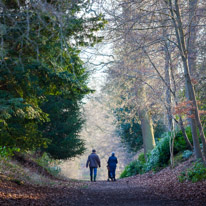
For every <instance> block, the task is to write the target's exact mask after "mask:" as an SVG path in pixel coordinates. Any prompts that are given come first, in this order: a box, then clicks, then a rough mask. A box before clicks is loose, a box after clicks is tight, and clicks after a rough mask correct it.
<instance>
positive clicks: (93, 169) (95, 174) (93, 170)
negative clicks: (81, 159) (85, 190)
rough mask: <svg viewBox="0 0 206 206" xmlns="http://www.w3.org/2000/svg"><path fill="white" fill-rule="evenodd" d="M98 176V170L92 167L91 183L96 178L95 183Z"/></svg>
mask: <svg viewBox="0 0 206 206" xmlns="http://www.w3.org/2000/svg"><path fill="white" fill-rule="evenodd" d="M93 174H94V175H93ZM96 176H97V168H96V167H90V177H91V181H92V177H94V181H96Z"/></svg>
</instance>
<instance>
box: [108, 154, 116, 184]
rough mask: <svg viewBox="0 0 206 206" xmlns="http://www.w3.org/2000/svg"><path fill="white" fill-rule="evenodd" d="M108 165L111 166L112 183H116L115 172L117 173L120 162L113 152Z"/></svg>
mask: <svg viewBox="0 0 206 206" xmlns="http://www.w3.org/2000/svg"><path fill="white" fill-rule="evenodd" d="M107 163H108V166H109V172H110V177H111V179H112V181H116V179H115V171H116V167H117V163H118V161H117V158H116V157H115V153H114V152H112V156H110V157H109V159H108V162H107Z"/></svg>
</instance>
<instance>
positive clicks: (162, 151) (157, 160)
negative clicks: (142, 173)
mask: <svg viewBox="0 0 206 206" xmlns="http://www.w3.org/2000/svg"><path fill="white" fill-rule="evenodd" d="M169 139H170V137H169V135H167V136H165V137H163V138H162V139H160V141H159V143H158V144H157V146H156V147H155V148H154V149H153V150H152V151H151V152H150V153H149V154H148V155H147V162H146V171H150V170H154V171H156V170H159V168H161V167H165V166H166V165H167V164H168V161H169V159H170V149H169Z"/></svg>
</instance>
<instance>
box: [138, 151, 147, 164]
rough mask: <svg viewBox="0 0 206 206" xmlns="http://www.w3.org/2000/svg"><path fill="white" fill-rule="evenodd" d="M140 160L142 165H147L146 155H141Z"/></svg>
mask: <svg viewBox="0 0 206 206" xmlns="http://www.w3.org/2000/svg"><path fill="white" fill-rule="evenodd" d="M138 160H139V161H140V162H141V163H142V164H144V163H146V160H145V157H144V153H141V154H140V155H139V157H138Z"/></svg>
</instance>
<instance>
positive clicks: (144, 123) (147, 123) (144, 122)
mask: <svg viewBox="0 0 206 206" xmlns="http://www.w3.org/2000/svg"><path fill="white" fill-rule="evenodd" d="M144 87H145V86H144V85H143V88H142V94H141V96H142V103H143V107H142V109H141V111H140V121H141V129H142V136H143V145H144V155H145V158H146V154H147V153H148V152H149V151H151V150H152V149H153V148H154V147H155V138H154V130H153V122H152V119H151V116H150V114H149V112H148V111H147V108H146V107H145V106H144V105H145V103H146V94H145V88H144Z"/></svg>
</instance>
